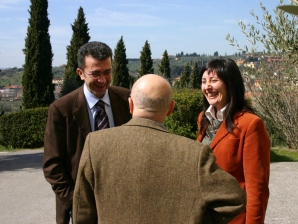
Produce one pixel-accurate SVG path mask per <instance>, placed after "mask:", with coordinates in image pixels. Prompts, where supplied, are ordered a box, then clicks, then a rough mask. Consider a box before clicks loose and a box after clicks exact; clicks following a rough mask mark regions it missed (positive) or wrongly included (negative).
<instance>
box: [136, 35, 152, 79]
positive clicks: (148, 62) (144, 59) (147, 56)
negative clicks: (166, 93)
mask: <svg viewBox="0 0 298 224" xmlns="http://www.w3.org/2000/svg"><path fill="white" fill-rule="evenodd" d="M140 63H141V67H140V69H139V70H138V73H139V77H141V76H143V75H146V74H152V73H154V69H153V60H152V59H151V49H150V44H149V43H148V41H147V40H146V42H145V44H144V46H143V48H142V51H141V57H140Z"/></svg>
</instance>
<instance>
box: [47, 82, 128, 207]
mask: <svg viewBox="0 0 298 224" xmlns="http://www.w3.org/2000/svg"><path fill="white" fill-rule="evenodd" d="M129 95H130V90H128V89H125V88H122V87H116V86H110V87H109V97H110V100H111V107H112V112H113V116H114V121H115V126H119V125H122V124H124V123H126V122H128V121H129V120H130V119H131V114H130V112H129V106H128V97H129ZM89 132H91V125H90V120H89V115H88V109H87V102H86V99H85V95H84V92H83V86H81V87H79V88H78V89H76V90H74V91H73V92H71V93H69V94H68V95H66V96H64V97H61V98H60V99H58V100H56V101H54V102H53V103H52V104H51V105H50V107H49V111H48V119H47V124H46V129H45V134H44V160H43V171H44V175H45V178H46V180H47V181H48V182H49V183H50V184H51V185H52V188H53V190H54V192H55V194H56V195H57V198H58V200H59V201H60V203H59V202H58V203H57V211H60V210H62V209H68V208H70V207H71V205H72V198H73V190H74V184H75V181H76V176H77V171H78V166H79V160H80V157H81V153H82V150H83V146H84V142H85V139H86V136H87V135H88V133H89Z"/></svg>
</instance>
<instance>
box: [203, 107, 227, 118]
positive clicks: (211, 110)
mask: <svg viewBox="0 0 298 224" xmlns="http://www.w3.org/2000/svg"><path fill="white" fill-rule="evenodd" d="M227 107H228V104H227V105H225V106H224V107H223V108H221V110H220V111H217V113H216V115H215V107H213V106H212V105H210V106H209V108H208V109H207V110H206V112H205V115H206V117H207V118H208V120H209V121H212V120H213V119H215V120H219V121H223V120H224V111H225V110H226V108H227Z"/></svg>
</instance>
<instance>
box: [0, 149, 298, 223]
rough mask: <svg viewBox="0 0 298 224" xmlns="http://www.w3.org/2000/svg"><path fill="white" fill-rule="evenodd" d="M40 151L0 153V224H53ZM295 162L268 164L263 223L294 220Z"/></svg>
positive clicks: (50, 196) (297, 193) (296, 193)
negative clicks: (268, 188)
mask: <svg viewBox="0 0 298 224" xmlns="http://www.w3.org/2000/svg"><path fill="white" fill-rule="evenodd" d="M42 157H43V150H42V149H38V150H21V151H17V152H12V153H1V152H0V189H1V191H0V224H7V223H9V224H54V223H55V201H54V193H53V191H52V189H51V187H50V184H48V182H46V180H45V179H44V176H43V172H42V169H41V165H42ZM297 174H298V162H281V163H272V164H271V174H270V186H269V187H270V199H269V204H268V209H267V215H266V220H265V223H266V224H287V223H293V224H294V223H295V224H296V223H297V222H298V221H297V220H298V205H297V202H298V175H297Z"/></svg>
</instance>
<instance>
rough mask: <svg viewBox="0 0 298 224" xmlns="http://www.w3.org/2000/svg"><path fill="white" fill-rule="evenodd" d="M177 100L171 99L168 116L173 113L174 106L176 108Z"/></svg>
mask: <svg viewBox="0 0 298 224" xmlns="http://www.w3.org/2000/svg"><path fill="white" fill-rule="evenodd" d="M175 104H176V103H175V101H174V100H172V101H171V104H170V107H169V110H168V113H167V116H170V115H171V113H172V112H173V110H174V108H175Z"/></svg>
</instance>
